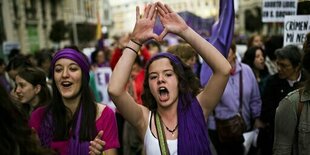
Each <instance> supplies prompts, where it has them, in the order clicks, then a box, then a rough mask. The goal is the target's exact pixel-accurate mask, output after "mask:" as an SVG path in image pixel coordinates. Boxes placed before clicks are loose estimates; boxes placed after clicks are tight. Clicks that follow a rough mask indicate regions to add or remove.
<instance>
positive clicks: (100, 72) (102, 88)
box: [94, 67, 115, 110]
mask: <svg viewBox="0 0 310 155" xmlns="http://www.w3.org/2000/svg"><path fill="white" fill-rule="evenodd" d="M94 73H95V81H96V88H97V91H99V96H100V101H101V103H103V104H105V105H107V106H109V107H110V108H112V109H113V110H115V105H114V103H113V102H112V100H111V98H110V96H109V94H108V84H109V81H110V78H111V75H112V70H111V68H110V67H98V68H96V69H95V71H94Z"/></svg>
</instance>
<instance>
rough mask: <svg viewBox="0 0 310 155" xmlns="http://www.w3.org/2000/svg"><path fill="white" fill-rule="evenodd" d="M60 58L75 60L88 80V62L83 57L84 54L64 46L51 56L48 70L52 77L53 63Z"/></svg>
mask: <svg viewBox="0 0 310 155" xmlns="http://www.w3.org/2000/svg"><path fill="white" fill-rule="evenodd" d="M61 58H66V59H70V60H72V61H74V62H76V63H77V64H78V65H79V66H80V67H81V69H82V72H83V73H84V75H85V77H86V79H87V80H88V81H89V68H90V64H89V62H88V60H87V59H86V58H85V56H84V55H83V54H82V53H80V52H78V51H76V50H74V49H71V48H64V49H62V50H60V51H58V52H57V53H56V54H55V56H54V57H53V60H52V62H51V70H50V72H51V75H52V77H53V76H54V68H55V63H56V62H57V61H58V60H59V59H61Z"/></svg>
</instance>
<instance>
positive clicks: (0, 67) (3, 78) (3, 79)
mask: <svg viewBox="0 0 310 155" xmlns="http://www.w3.org/2000/svg"><path fill="white" fill-rule="evenodd" d="M5 68H6V63H5V62H4V60H3V59H2V58H0V84H2V86H3V87H4V89H5V90H6V91H7V92H8V93H9V92H10V91H11V90H12V89H13V88H12V85H11V84H10V78H9V76H8V73H7V72H6V70H5Z"/></svg>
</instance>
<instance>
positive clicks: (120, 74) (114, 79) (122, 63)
mask: <svg viewBox="0 0 310 155" xmlns="http://www.w3.org/2000/svg"><path fill="white" fill-rule="evenodd" d="M127 46H128V47H131V48H132V49H133V50H135V51H139V49H140V46H139V45H137V44H135V43H133V42H132V41H130V42H129V43H128V45H127ZM132 49H130V48H125V49H124V50H123V54H122V56H121V58H120V60H119V61H118V62H117V64H116V66H115V68H114V70H113V73H112V76H111V79H110V82H109V93H110V95H115V96H118V95H120V94H122V93H124V91H126V90H125V87H126V84H127V82H128V79H129V76H130V72H131V68H132V65H133V63H134V61H135V58H136V56H137V54H136V53H135V51H133V50H132Z"/></svg>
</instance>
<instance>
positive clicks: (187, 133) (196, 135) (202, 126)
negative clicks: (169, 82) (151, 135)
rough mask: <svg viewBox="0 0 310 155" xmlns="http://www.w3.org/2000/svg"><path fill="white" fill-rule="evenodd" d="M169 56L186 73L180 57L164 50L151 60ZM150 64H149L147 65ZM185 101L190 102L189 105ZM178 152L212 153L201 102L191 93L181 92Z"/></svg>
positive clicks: (181, 154)
mask: <svg viewBox="0 0 310 155" xmlns="http://www.w3.org/2000/svg"><path fill="white" fill-rule="evenodd" d="M163 57H165V58H168V59H169V60H170V61H171V63H173V64H175V65H176V67H177V69H178V70H179V71H180V72H181V74H184V69H183V65H182V61H181V60H180V58H179V57H177V56H175V55H173V54H171V53H168V52H163V53H159V54H157V55H155V56H154V57H152V58H151V59H150V61H149V63H151V62H153V61H154V60H156V59H159V58H163ZM147 66H149V64H148V65H147ZM184 102H187V103H190V104H189V105H186V106H185V104H184ZM178 125H179V127H178V128H179V129H178V154H179V155H189V154H195V155H211V151H210V148H209V139H208V128H207V124H206V122H205V119H204V115H203V112H202V109H201V107H200V104H199V103H198V100H197V98H196V97H195V96H193V95H192V94H190V93H186V94H180V95H179V100H178Z"/></svg>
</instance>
